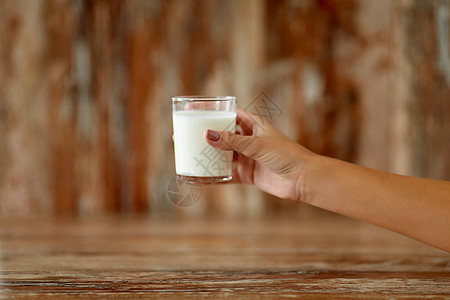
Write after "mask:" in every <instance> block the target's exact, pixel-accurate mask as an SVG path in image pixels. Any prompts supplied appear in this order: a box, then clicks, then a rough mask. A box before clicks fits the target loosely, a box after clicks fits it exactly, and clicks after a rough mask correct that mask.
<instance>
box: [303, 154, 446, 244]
mask: <svg viewBox="0 0 450 300" xmlns="http://www.w3.org/2000/svg"><path fill="white" fill-rule="evenodd" d="M306 174H307V175H306V176H307V177H306V183H304V184H303V186H304V187H305V189H304V190H303V191H302V192H301V193H304V194H302V195H301V197H299V199H300V198H301V199H302V200H303V201H305V202H307V203H309V204H312V205H314V206H317V207H321V208H323V209H327V210H330V211H334V212H337V213H340V214H343V215H346V216H349V217H352V218H355V219H359V220H363V221H367V222H370V223H373V224H375V225H378V226H381V227H384V228H387V229H390V230H393V231H396V232H398V233H401V234H404V235H407V236H409V237H412V238H415V239H417V240H420V241H423V242H425V243H428V244H430V245H433V246H435V247H438V248H441V249H443V250H446V251H450V182H446V181H440V180H430V179H424V178H415V177H408V176H402V175H396V174H392V173H388V172H382V171H377V170H373V169H369V168H364V167H360V166H357V165H353V164H350V163H346V162H343V161H339V160H336V159H331V158H327V157H321V156H318V157H315V158H314V159H312V161H311V164H310V168H308V171H307V173H306Z"/></svg>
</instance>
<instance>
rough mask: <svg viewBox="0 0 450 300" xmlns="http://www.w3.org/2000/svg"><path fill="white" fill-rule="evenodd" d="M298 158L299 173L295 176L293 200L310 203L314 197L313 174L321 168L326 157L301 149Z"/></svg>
mask: <svg viewBox="0 0 450 300" xmlns="http://www.w3.org/2000/svg"><path fill="white" fill-rule="evenodd" d="M302 152H303V153H302V157H301V158H300V160H299V161H300V166H299V170H300V171H299V173H298V176H297V178H296V184H295V191H296V198H295V199H294V200H296V201H301V202H305V203H308V204H311V203H312V202H313V198H314V193H313V192H314V186H313V184H314V179H312V178H313V177H314V174H316V173H317V171H318V169H320V168H321V165H322V164H323V160H324V159H326V157H324V156H321V155H319V154H316V153H314V152H311V151H309V150H308V151H307V152H306V153H305V152H304V151H302Z"/></svg>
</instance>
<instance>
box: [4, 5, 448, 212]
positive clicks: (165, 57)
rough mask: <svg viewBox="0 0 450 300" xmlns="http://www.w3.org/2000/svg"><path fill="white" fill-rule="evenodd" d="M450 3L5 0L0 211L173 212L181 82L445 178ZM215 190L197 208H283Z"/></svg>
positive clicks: (316, 137) (320, 137)
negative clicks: (170, 197) (275, 110)
mask: <svg viewBox="0 0 450 300" xmlns="http://www.w3.org/2000/svg"><path fill="white" fill-rule="evenodd" d="M449 10H450V3H449V2H448V1H438V0H436V1H422V0H411V1H391V0H377V1H368V0H339V1H337V0H320V1H288V0H280V1H270V0H261V1H252V0H248V1H240V0H230V1H220V0H215V1H214V0H212V1H210V0H186V1H166V0H156V1H139V0H127V1H104V0H93V1H70V0H36V1H31V3H30V1H25V0H3V1H0V215H2V216H11V215H16V216H30V215H81V216H89V215H96V214H98V213H109V212H120V213H125V214H128V213H136V214H139V213H142V212H148V211H151V212H152V213H155V214H157V213H160V212H166V211H172V212H173V208H172V206H171V205H170V204H169V203H167V202H166V201H162V199H163V198H164V197H165V194H166V188H167V184H168V183H169V181H170V179H171V178H172V177H173V175H174V157H173V150H172V148H173V144H172V140H171V135H172V129H171V117H170V116H171V105H170V97H171V96H174V95H176V94H232V95H235V96H237V98H238V101H239V106H240V107H241V108H247V109H250V110H251V108H252V107H254V100H255V98H257V96H258V95H260V93H261V92H266V94H267V95H268V96H270V99H271V100H272V101H273V102H274V103H276V105H277V106H278V107H279V108H280V109H281V112H282V113H281V114H279V115H277V116H276V117H273V118H272V120H271V121H272V122H273V123H274V124H275V125H276V126H277V127H279V128H280V129H281V130H282V131H283V132H284V133H285V134H286V135H288V136H289V137H290V138H292V139H293V140H296V141H297V142H300V143H302V144H303V145H304V146H306V147H307V148H309V149H311V150H313V151H315V152H317V153H320V154H323V155H328V156H333V157H336V158H340V159H344V160H347V161H351V162H356V163H359V164H361V165H364V166H368V167H372V168H377V169H382V170H387V171H393V172H397V173H402V174H407V175H414V176H422V177H430V178H439V179H447V180H449V179H450V156H449V155H448V153H450V150H449V149H450V132H449V128H450V101H448V99H450V67H449V65H450V53H448V49H449V47H448V44H449V37H448V32H449V27H450V21H449V17H448V15H449V13H448V11H449ZM252 105H253V106H252ZM244 194H245V195H247V196H248V197H247V201H246V202H242V201H240V199H241V198H240V197H236V195H244ZM209 196H210V197H209V202H208V204H205V205H204V206H201V205H199V206H197V207H195V208H193V209H192V211H193V212H192V214H197V215H201V214H211V213H218V214H219V215H233V216H240V215H263V214H266V213H272V212H274V213H277V212H279V211H283V210H290V209H291V208H292V207H291V206H290V204H285V202H280V201H273V199H272V198H270V197H269V196H267V195H264V194H262V193H259V192H258V191H257V190H255V189H251V188H248V187H242V186H238V187H233V188H228V189H222V190H221V192H220V193H218V192H214V193H210V195H209ZM194 211H195V212H194ZM175 213H176V212H175Z"/></svg>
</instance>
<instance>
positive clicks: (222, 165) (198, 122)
mask: <svg viewBox="0 0 450 300" xmlns="http://www.w3.org/2000/svg"><path fill="white" fill-rule="evenodd" d="M236 107H237V103H236V97H232V96H212V97H207V96H177V97H173V98H172V119H173V140H174V144H175V168H176V173H177V177H178V179H180V180H184V181H189V182H198V183H201V182H223V181H228V180H230V179H231V166H232V163H233V151H222V150H219V149H215V148H214V147H212V146H210V145H209V144H208V143H206V141H205V138H204V134H205V131H206V130H207V129H213V130H218V131H224V130H227V131H232V132H234V131H235V127H236Z"/></svg>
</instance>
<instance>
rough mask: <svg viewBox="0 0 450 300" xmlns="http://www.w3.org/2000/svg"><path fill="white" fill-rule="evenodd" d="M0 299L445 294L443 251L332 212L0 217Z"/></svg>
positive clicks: (449, 281)
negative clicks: (202, 216)
mask: <svg viewBox="0 0 450 300" xmlns="http://www.w3.org/2000/svg"><path fill="white" fill-rule="evenodd" d="M0 243H1V244H0V245H1V253H0V257H1V265H0V270H1V277H0V286H1V290H0V298H1V297H4V298H7V299H22V298H28V297H34V298H43V297H48V298H55V299H60V298H62V299H70V298H79V297H80V296H82V297H83V298H84V299H90V298H109V297H115V298H131V299H133V298H158V299H161V298H163V299H164V298H185V297H188V298H198V297H203V298H218V297H230V298H240V299H254V298H255V297H256V296H258V297H259V298H288V297H292V296H304V297H306V298H314V299H321V298H322V299H328V298H330V297H333V298H349V297H357V298H364V299H366V298H374V299H380V298H392V297H395V298H408V299H411V298H417V299H419V298H420V299H423V298H427V297H430V298H432V297H436V296H437V297H441V298H445V297H450V254H448V253H446V252H444V251H440V250H437V249H434V248H432V247H430V246H428V245H425V244H422V243H419V242H416V241H414V240H411V239H409V238H406V237H403V236H400V235H398V234H395V233H392V232H389V231H386V230H384V229H381V228H377V227H375V226H372V225H369V224H366V223H362V222H358V221H353V220H350V219H347V218H344V217H340V216H335V215H331V214H325V215H323V214H319V215H317V214H313V215H310V216H309V217H302V218H299V217H295V218H294V217H286V218H281V217H280V218H277V219H256V220H249V219H247V220H217V219H213V218H211V219H210V220H208V219H201V220H198V219H192V218H191V219H186V218H185V219H173V218H151V217H139V218H137V217H133V218H131V217H103V218H98V219H94V218H92V219H45V220H44V219H25V220H20V219H18V220H0Z"/></svg>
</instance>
